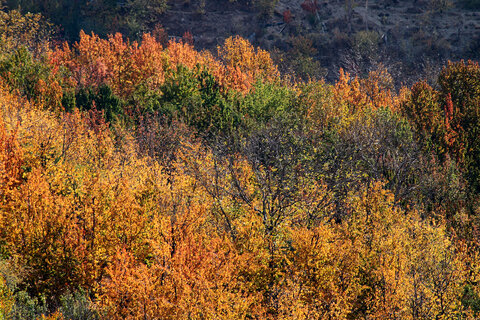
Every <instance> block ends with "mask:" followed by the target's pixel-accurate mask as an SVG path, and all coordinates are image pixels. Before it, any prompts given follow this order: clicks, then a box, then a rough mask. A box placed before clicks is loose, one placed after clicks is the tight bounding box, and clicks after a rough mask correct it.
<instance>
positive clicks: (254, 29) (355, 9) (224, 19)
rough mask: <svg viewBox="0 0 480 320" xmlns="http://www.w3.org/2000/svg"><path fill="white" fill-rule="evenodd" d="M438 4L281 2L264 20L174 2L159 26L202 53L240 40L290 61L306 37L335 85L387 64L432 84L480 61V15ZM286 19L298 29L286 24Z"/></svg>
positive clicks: (227, 6) (423, 0)
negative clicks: (449, 69) (455, 65)
mask: <svg viewBox="0 0 480 320" xmlns="http://www.w3.org/2000/svg"><path fill="white" fill-rule="evenodd" d="M437 1H438V2H440V1H439V0H437ZM353 2H354V1H353ZM435 2H436V1H435V0H404V1H402V0H368V1H365V0H361V1H360V0H357V1H356V2H355V3H354V4H353V6H352V7H351V11H349V10H348V6H347V5H346V0H329V1H319V2H318V6H317V8H318V10H317V12H315V13H312V12H307V11H305V10H304V8H302V3H304V0H279V1H278V2H277V3H276V5H275V6H274V8H273V11H272V12H271V14H270V15H262V14H261V13H260V12H259V9H258V7H255V6H254V5H252V4H249V3H246V2H245V1H241V0H238V1H236V2H230V1H228V0H203V1H202V0H171V1H170V2H169V6H170V9H169V10H168V11H167V12H166V13H165V14H163V15H162V16H161V17H160V21H159V22H160V23H161V24H162V25H163V26H164V28H165V29H166V30H167V33H168V34H169V36H173V37H175V36H176V37H180V36H182V35H183V33H184V32H186V31H189V32H191V33H192V34H193V36H194V41H195V46H196V47H198V48H205V49H210V50H212V51H213V52H215V51H216V50H215V48H216V46H217V45H220V44H222V43H223V40H224V39H225V38H226V37H229V36H231V35H240V36H242V37H245V38H248V39H249V40H250V41H251V42H253V43H254V44H255V45H258V46H260V47H263V48H266V49H268V50H271V51H274V52H275V51H276V52H281V53H282V52H283V53H285V52H287V53H288V52H292V49H295V48H294V47H295V46H296V45H297V46H298V41H295V40H294V39H296V38H297V39H298V38H299V37H300V39H303V40H302V41H304V42H305V39H306V40H307V41H308V42H309V43H311V46H312V48H313V50H312V51H310V54H311V56H312V58H313V59H314V60H315V61H316V62H318V63H319V64H320V65H321V67H322V68H323V69H324V70H325V72H324V73H322V75H323V76H325V77H326V78H327V79H328V80H332V81H333V80H334V79H335V78H336V77H337V75H338V69H339V68H340V67H342V68H344V69H346V70H348V71H349V72H350V73H353V74H357V75H360V76H361V75H364V74H366V73H367V72H368V71H369V70H371V69H372V68H376V67H378V66H379V65H380V64H381V65H383V66H385V67H386V68H387V69H388V70H389V71H390V72H391V73H392V74H393V76H394V78H395V76H396V74H398V78H396V80H397V83H399V84H400V83H409V82H412V81H415V80H416V78H418V77H419V76H420V75H421V76H426V77H427V78H428V77H430V76H433V75H434V74H435V73H436V71H437V70H438V68H439V67H438V66H439V65H441V64H442V63H444V62H445V61H446V60H448V59H452V60H457V59H460V58H465V59H477V58H478V57H479V56H480V55H479V48H480V11H474V10H469V9H466V8H463V7H462V6H461V4H460V3H457V2H451V6H449V7H447V8H440V7H435ZM287 11H290V13H291V21H289V23H288V24H285V23H284V20H285V19H284V14H285V12H287ZM302 41H300V42H302ZM277 49H278V50H277ZM293 51H295V50H293ZM297 51H298V50H297ZM297 51H295V52H297ZM280 56H282V55H280ZM287 57H288V59H291V60H293V59H295V57H294V56H292V55H291V54H290V55H287ZM400 74H401V76H400Z"/></svg>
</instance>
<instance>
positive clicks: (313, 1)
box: [300, 0, 320, 13]
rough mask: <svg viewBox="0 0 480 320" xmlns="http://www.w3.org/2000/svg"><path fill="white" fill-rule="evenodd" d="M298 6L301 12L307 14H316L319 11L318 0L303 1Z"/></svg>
mask: <svg viewBox="0 0 480 320" xmlns="http://www.w3.org/2000/svg"><path fill="white" fill-rule="evenodd" d="M300 6H301V7H302V9H303V10H305V11H307V12H309V13H316V12H317V11H318V10H320V8H319V6H318V0H305V1H303V2H302V4H301V5H300Z"/></svg>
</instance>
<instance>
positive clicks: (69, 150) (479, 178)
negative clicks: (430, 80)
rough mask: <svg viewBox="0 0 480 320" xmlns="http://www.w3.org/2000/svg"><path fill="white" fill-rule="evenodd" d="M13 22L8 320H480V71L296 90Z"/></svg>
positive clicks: (1, 270) (194, 61) (244, 66)
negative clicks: (57, 36)
mask: <svg viewBox="0 0 480 320" xmlns="http://www.w3.org/2000/svg"><path fill="white" fill-rule="evenodd" d="M5 15H7V16H8V17H9V19H16V21H17V22H15V24H14V26H17V28H13V26H12V25H9V24H4V25H3V27H2V26H1V25H0V27H2V28H5V30H8V32H5V33H2V35H1V38H0V45H1V46H0V48H1V52H0V226H1V228H0V257H1V259H0V319H36V318H42V319H45V318H47V319H212V318H214V319H362V318H363V319H367V318H368V319H453V318H455V319H475V318H477V317H478V313H479V312H480V298H479V293H480V287H479V283H480V282H479V280H480V258H479V256H478V254H479V249H480V246H479V245H480V244H479V243H478V239H479V231H478V223H479V214H480V203H479V202H478V200H477V199H478V196H479V192H480V187H479V186H480V163H479V160H478V159H479V157H480V142H479V141H478V138H477V136H478V133H479V131H480V125H479V120H478V119H479V102H480V100H479V99H480V86H479V84H480V67H479V65H478V64H476V63H473V62H463V61H460V62H455V63H449V64H448V65H446V66H445V67H444V69H443V71H442V73H441V74H440V76H439V78H438V85H437V86H436V87H435V88H432V87H430V86H429V85H428V84H426V83H425V82H420V83H417V84H415V85H414V86H413V87H412V88H403V89H402V90H400V91H399V92H394V91H392V90H391V78H390V76H389V75H388V73H386V72H385V71H384V70H381V69H380V70H377V71H374V72H371V73H370V75H369V77H368V78H365V79H358V78H351V77H350V76H349V75H348V74H346V73H344V72H343V71H341V72H340V78H339V79H338V81H337V82H336V83H335V84H334V85H330V84H326V83H324V82H323V81H309V82H293V81H292V80H290V79H288V78H285V77H284V76H282V75H280V74H279V72H278V70H277V68H276V66H275V65H274V64H273V62H272V60H271V58H270V55H269V54H268V53H267V52H266V51H263V50H261V49H256V48H254V47H253V46H252V45H251V44H250V43H249V42H248V41H246V40H244V39H241V38H238V37H237V38H229V39H227V40H226V42H225V44H224V45H223V46H221V47H219V48H218V52H216V53H215V54H212V53H210V52H205V51H204V52H198V51H196V50H195V49H194V48H193V47H192V46H191V45H190V44H188V42H186V41H185V42H183V41H180V42H174V41H172V42H169V43H168V45H167V46H166V47H163V46H162V45H161V43H160V42H159V41H158V39H156V38H155V37H153V36H152V35H150V34H144V35H143V38H142V41H141V42H130V41H128V40H125V38H124V37H122V35H121V34H116V35H110V36H108V37H107V38H101V37H99V36H97V35H95V34H90V35H87V34H85V33H84V32H81V33H80V38H79V41H78V42H76V43H74V44H67V43H65V44H63V45H61V46H56V47H54V45H53V43H52V42H51V40H50V38H49V37H50V36H49V35H50V32H49V28H50V27H49V26H48V25H45V24H43V23H42V22H41V19H40V17H39V16H36V15H26V16H22V15H20V14H19V13H18V12H15V11H12V12H9V13H5ZM4 21H5V20H4ZM26 30H28V31H29V32H26Z"/></svg>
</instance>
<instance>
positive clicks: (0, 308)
mask: <svg viewBox="0 0 480 320" xmlns="http://www.w3.org/2000/svg"><path fill="white" fill-rule="evenodd" d="M13 305H14V300H13V297H12V293H11V291H10V289H8V287H7V284H6V281H5V279H4V278H3V275H2V274H0V319H1V320H4V319H8V315H9V314H10V312H11V310H12V307H13Z"/></svg>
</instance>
